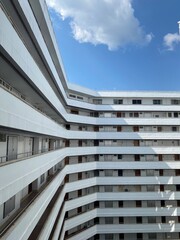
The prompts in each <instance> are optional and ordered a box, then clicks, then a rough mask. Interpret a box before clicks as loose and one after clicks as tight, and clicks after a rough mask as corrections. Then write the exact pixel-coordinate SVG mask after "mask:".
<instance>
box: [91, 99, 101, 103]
mask: <svg viewBox="0 0 180 240" xmlns="http://www.w3.org/2000/svg"><path fill="white" fill-rule="evenodd" d="M93 103H94V104H102V99H93Z"/></svg>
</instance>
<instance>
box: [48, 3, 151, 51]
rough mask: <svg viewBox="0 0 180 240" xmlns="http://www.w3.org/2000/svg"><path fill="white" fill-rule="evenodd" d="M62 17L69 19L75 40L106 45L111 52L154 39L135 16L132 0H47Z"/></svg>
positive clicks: (143, 43)
mask: <svg viewBox="0 0 180 240" xmlns="http://www.w3.org/2000/svg"><path fill="white" fill-rule="evenodd" d="M46 1H47V4H48V6H49V7H50V8H53V9H54V10H55V11H56V12H57V13H58V14H60V16H61V18H62V19H63V20H64V19H67V18H69V19H70V26H71V28H72V33H73V37H74V38H75V39H76V40H77V41H79V42H80V43H84V42H89V43H92V44H94V45H97V44H105V45H107V46H108V48H109V49H110V50H114V49H117V48H118V47H124V46H126V45H127V44H135V45H145V44H147V43H149V42H150V41H151V40H152V34H146V33H145V32H144V31H143V29H142V27H141V26H140V23H139V21H138V19H137V18H136V17H135V16H134V9H133V7H132V4H131V2H132V0H46Z"/></svg>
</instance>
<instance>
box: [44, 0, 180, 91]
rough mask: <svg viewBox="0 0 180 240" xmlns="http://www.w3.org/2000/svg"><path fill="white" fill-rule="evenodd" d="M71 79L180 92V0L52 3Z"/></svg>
mask: <svg viewBox="0 0 180 240" xmlns="http://www.w3.org/2000/svg"><path fill="white" fill-rule="evenodd" d="M46 1H47V4H48V6H49V12H50V16H51V20H52V23H53V27H54V31H55V34H56V38H57V42H58V45H59V49H60V53H61V56H62V61H63V63H64V68H65V71H66V75H67V78H68V81H70V82H72V83H75V84H78V85H81V86H84V87H87V88H90V89H93V90H120V91H121V90H162V91H166V90H167V91H174V90H175V91H176V90H180V35H179V34H178V24H177V22H178V21H179V20H180V0H46Z"/></svg>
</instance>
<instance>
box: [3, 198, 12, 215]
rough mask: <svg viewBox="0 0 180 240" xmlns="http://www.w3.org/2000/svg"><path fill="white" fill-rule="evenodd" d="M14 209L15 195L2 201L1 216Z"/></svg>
mask: <svg viewBox="0 0 180 240" xmlns="http://www.w3.org/2000/svg"><path fill="white" fill-rule="evenodd" d="M14 209H15V196H13V197H11V198H10V199H9V200H8V201H6V202H5V203H4V211H3V218H5V217H6V216H7V215H8V214H9V213H10V212H12V211H13V210H14Z"/></svg>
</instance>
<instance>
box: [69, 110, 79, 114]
mask: <svg viewBox="0 0 180 240" xmlns="http://www.w3.org/2000/svg"><path fill="white" fill-rule="evenodd" d="M71 113H72V114H79V112H78V111H77V110H73V109H72V110H71Z"/></svg>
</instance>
